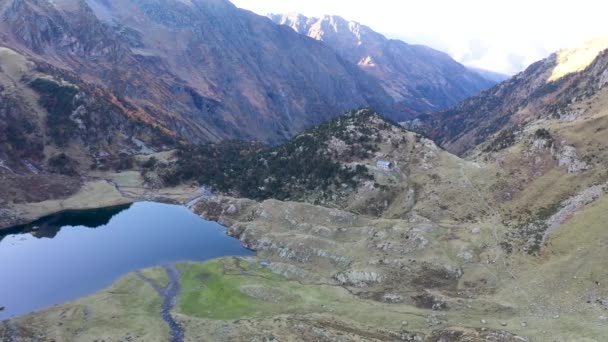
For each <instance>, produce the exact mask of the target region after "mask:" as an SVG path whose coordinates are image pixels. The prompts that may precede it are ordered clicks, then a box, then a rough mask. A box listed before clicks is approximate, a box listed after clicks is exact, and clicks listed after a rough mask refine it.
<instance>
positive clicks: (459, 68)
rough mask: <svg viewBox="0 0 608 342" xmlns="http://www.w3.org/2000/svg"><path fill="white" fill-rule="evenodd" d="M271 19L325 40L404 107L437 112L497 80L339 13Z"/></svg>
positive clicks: (287, 15) (319, 39)
mask: <svg viewBox="0 0 608 342" xmlns="http://www.w3.org/2000/svg"><path fill="white" fill-rule="evenodd" d="M268 17H269V18H270V19H272V20H273V21H274V22H275V23H277V24H281V25H286V26H289V27H291V28H292V29H293V30H294V31H296V32H298V33H301V34H303V35H307V36H309V37H311V38H313V39H315V40H318V41H322V42H323V43H325V44H327V45H328V46H330V47H331V48H332V49H333V50H334V51H336V53H338V54H339V55H340V56H341V57H343V58H344V59H346V60H347V61H349V62H351V63H352V64H355V65H357V66H358V67H359V68H360V69H361V70H363V71H364V72H365V73H366V74H368V75H370V76H372V77H374V78H375V79H377V80H379V81H380V84H381V85H382V87H383V88H384V89H385V90H386V92H387V93H388V94H390V95H391V97H392V98H393V99H394V100H395V102H396V106H397V108H399V109H401V110H406V111H410V112H412V113H428V112H433V111H438V110H441V109H442V108H447V107H450V106H453V105H454V104H456V103H458V102H460V101H461V100H464V99H465V98H467V97H469V96H470V95H471V94H475V93H478V92H480V91H481V90H484V89H485V88H488V87H490V86H491V85H493V83H495V82H494V81H493V80H491V79H486V78H484V77H482V76H481V75H480V74H478V73H477V72H473V71H471V70H468V69H467V68H466V67H464V66H463V65H462V64H460V63H458V62H456V61H454V60H453V59H452V58H451V57H450V56H449V55H447V54H446V53H443V52H440V51H437V50H434V49H431V48H429V47H427V46H423V45H412V44H407V43H405V42H403V41H400V40H395V39H387V38H386V37H385V36H383V35H382V34H380V33H378V32H375V31H374V30H372V29H371V28H369V27H367V26H365V25H361V24H360V23H358V22H354V21H348V20H345V19H344V18H341V17H339V16H334V15H326V16H324V17H321V18H308V17H305V16H303V15H301V14H298V13H291V14H284V15H281V14H270V15H269V16H268Z"/></svg>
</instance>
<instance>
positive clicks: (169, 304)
mask: <svg viewBox="0 0 608 342" xmlns="http://www.w3.org/2000/svg"><path fill="white" fill-rule="evenodd" d="M163 268H164V269H165V272H166V273H167V276H168V277H169V284H168V285H167V287H164V288H163V287H160V286H158V284H156V283H154V282H153V281H152V280H150V279H148V278H146V277H145V276H144V275H143V274H141V272H139V271H138V272H136V274H137V276H139V277H140V278H141V279H142V280H143V281H144V282H146V283H147V284H149V285H150V286H152V287H153V288H154V290H156V292H158V294H159V295H160V296H161V297H162V298H163V305H162V308H161V312H160V315H161V317H162V319H163V320H164V321H165V322H167V325H168V326H169V334H170V335H169V336H170V337H169V341H170V342H183V340H184V328H183V327H182V326H181V325H180V324H179V323H178V322H177V321H176V320H175V318H173V316H172V315H171V310H173V308H174V307H175V304H176V302H177V297H178V295H179V292H180V289H181V286H180V284H179V271H178V270H177V268H176V267H175V265H165V266H163Z"/></svg>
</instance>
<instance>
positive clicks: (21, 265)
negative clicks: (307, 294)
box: [0, 202, 252, 320]
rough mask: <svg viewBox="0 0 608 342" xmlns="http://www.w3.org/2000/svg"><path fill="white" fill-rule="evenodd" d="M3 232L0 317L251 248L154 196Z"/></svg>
mask: <svg viewBox="0 0 608 342" xmlns="http://www.w3.org/2000/svg"><path fill="white" fill-rule="evenodd" d="M0 234H4V235H0V307H2V306H4V307H5V309H4V310H3V311H0V320H3V319H6V318H10V317H14V316H19V315H24V314H27V313H30V312H32V311H35V310H39V309H42V308H45V307H48V306H51V305H54V304H60V303H64V302H67V301H70V300H73V299H76V298H79V297H82V296H85V295H88V294H91V293H94V292H96V291H99V290H101V289H103V288H106V287H108V286H109V285H111V284H112V283H113V282H114V281H116V280H117V279H118V278H120V277H121V276H123V275H125V274H127V273H129V272H132V271H135V270H138V269H142V268H146V267H152V266H158V265H163V264H167V263H172V262H176V261H204V260H209V259H213V258H218V257H222V256H231V255H234V256H236V255H250V254H252V252H250V251H248V250H247V249H244V248H242V247H241V245H240V243H239V241H237V240H235V239H233V238H231V237H229V236H227V235H226V234H225V230H224V227H222V226H220V225H219V224H217V223H215V222H210V221H204V220H202V219H200V218H199V217H198V216H197V215H195V214H193V213H192V212H191V211H190V210H188V209H187V208H185V207H182V206H176V205H168V204H160V203H150V202H141V203H136V204H133V205H130V206H122V207H114V208H106V209H98V210H87V211H79V212H67V213H62V214H58V215H54V216H50V217H47V218H44V219H41V220H39V221H38V222H35V223H33V224H31V225H28V226H22V227H16V228H14V229H12V230H10V234H8V235H7V233H6V232H5V233H0Z"/></svg>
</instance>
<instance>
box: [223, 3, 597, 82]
mask: <svg viewBox="0 0 608 342" xmlns="http://www.w3.org/2000/svg"><path fill="white" fill-rule="evenodd" d="M231 1H232V2H233V3H234V4H235V5H237V6H238V7H241V8H245V9H248V10H251V11H254V12H256V13H258V14H261V15H266V14H268V13H287V12H298V13H302V14H304V15H306V16H315V17H318V16H321V15H324V14H333V15H339V16H342V17H344V18H345V19H348V20H354V21H358V22H360V23H361V24H364V25H367V26H369V27H371V28H372V29H374V30H375V31H378V32H380V33H383V34H384V35H386V36H387V37H389V38H395V39H401V40H404V41H406V42H408V43H417V44H425V45H428V46H431V47H433V48H436V49H438V50H442V51H445V52H447V53H449V54H450V55H451V56H452V57H453V58H454V59H456V60H458V61H459V62H461V63H463V64H465V65H468V66H474V67H479V68H483V69H487V70H492V71H496V72H501V73H505V74H515V73H517V72H519V71H521V70H523V69H525V67H527V66H528V65H530V64H531V63H533V62H535V61H537V60H540V59H542V58H544V57H547V56H548V55H550V54H551V53H552V52H555V51H557V50H559V49H562V48H568V47H575V46H577V45H580V44H582V43H584V42H586V41H588V40H590V39H592V38H595V37H598V36H602V35H608V25H607V24H606V23H605V20H606V19H607V18H608V1H605V0H567V1H565V0H554V1H547V0H509V1H505V0H501V1H496V0H459V1H454V0H409V1H408V0H367V1H360V0H350V1H349V0H231Z"/></svg>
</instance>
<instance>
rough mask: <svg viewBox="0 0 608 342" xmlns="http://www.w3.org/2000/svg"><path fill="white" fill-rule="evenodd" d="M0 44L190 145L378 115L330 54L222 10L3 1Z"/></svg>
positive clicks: (356, 80) (174, 4)
mask: <svg viewBox="0 0 608 342" xmlns="http://www.w3.org/2000/svg"><path fill="white" fill-rule="evenodd" d="M0 17H2V21H1V23H0V27H1V29H2V35H1V36H0V44H1V45H4V46H6V47H9V48H12V49H13V50H16V51H19V52H20V53H21V54H24V55H27V56H28V57H31V58H39V59H41V60H45V61H47V62H48V63H50V64H53V65H55V66H57V67H59V68H62V69H66V70H68V71H72V72H74V73H77V74H78V75H79V76H81V77H82V78H83V79H85V80H86V81H88V82H93V83H96V84H99V85H102V86H104V87H106V88H107V89H109V90H111V91H113V92H115V93H116V94H120V96H121V97H123V98H125V99H128V100H129V101H132V102H133V104H134V105H136V106H137V107H138V108H140V109H141V110H143V111H145V112H146V113H148V114H150V115H151V116H153V117H155V118H157V119H158V121H159V122H161V123H162V124H163V126H164V127H165V128H167V129H169V130H171V131H173V132H176V133H177V134H179V135H180V136H183V137H186V138H188V139H189V140H191V141H194V142H200V141H217V140H221V139H225V138H242V139H257V140H262V141H266V142H276V141H279V140H283V139H285V138H288V137H290V136H292V135H294V134H295V133H297V132H300V131H302V130H303V129H304V128H305V127H308V126H310V125H312V124H314V123H318V122H320V121H322V120H324V119H326V118H327V117H328V115H331V114H330V113H340V112H342V111H345V110H350V109H352V108H358V107H363V106H373V107H375V108H378V110H383V111H385V112H386V113H387V114H389V115H390V114H392V115H395V117H397V118H398V117H403V115H401V114H399V112H398V111H396V110H393V108H392V107H393V99H392V98H391V97H390V96H389V94H387V93H386V91H385V90H384V89H383V88H382V87H381V86H380V85H379V82H378V81H377V80H375V79H374V78H373V77H371V76H369V75H367V74H365V73H364V72H362V71H361V70H359V69H358V68H357V67H356V65H353V64H352V63H349V62H347V61H346V60H344V59H343V58H341V57H340V56H338V55H337V54H336V53H335V52H333V51H332V50H331V49H329V48H328V47H326V46H325V45H323V44H320V43H318V42H316V41H314V40H311V39H308V38H306V37H303V36H301V35H298V34H297V33H295V32H293V31H292V30H288V29H286V28H284V27H281V26H278V25H275V24H273V23H272V22H270V21H269V20H268V19H266V18H263V17H260V16H257V15H254V14H253V13H251V12H248V11H244V10H240V9H238V8H236V7H235V6H233V5H232V4H231V3H230V2H228V1H220V0H195V1H188V2H185V1H178V0H171V1H153V0H150V1H138V0H132V1H101V0H89V1H79V0H61V1H23V0H18V1H17V0H5V1H2V3H1V5H0Z"/></svg>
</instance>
